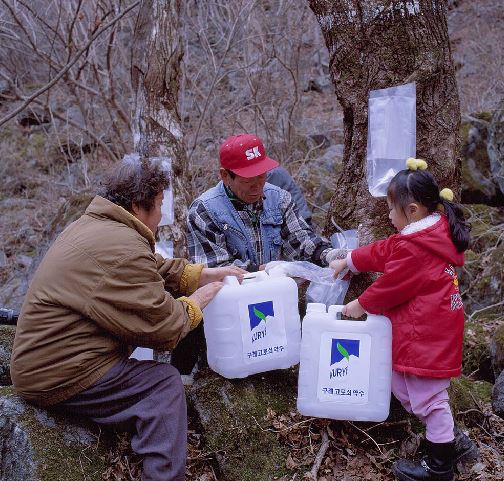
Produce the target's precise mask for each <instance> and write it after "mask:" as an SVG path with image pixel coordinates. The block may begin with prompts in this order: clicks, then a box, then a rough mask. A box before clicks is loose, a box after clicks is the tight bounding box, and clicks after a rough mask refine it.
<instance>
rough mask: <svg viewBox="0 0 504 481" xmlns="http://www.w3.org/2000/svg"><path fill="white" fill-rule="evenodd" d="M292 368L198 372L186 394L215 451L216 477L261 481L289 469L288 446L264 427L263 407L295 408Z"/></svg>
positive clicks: (209, 447) (208, 444)
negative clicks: (238, 373) (239, 375)
mask: <svg viewBox="0 0 504 481" xmlns="http://www.w3.org/2000/svg"><path fill="white" fill-rule="evenodd" d="M296 396H297V368H292V369H287V370H281V371H271V372H267V373H262V374H258V375H255V376H250V377H249V378H246V379H243V380H231V381H230V380H227V379H224V378H222V377H220V376H218V375H217V374H215V373H213V372H212V371H210V370H204V371H202V372H201V373H200V376H199V379H198V380H197V381H196V383H195V384H194V386H193V387H192V389H191V391H190V393H189V399H190V407H192V408H193V409H194V410H195V411H196V413H197V415H198V417H199V422H200V423H201V429H202V432H203V439H204V442H205V445H206V448H207V450H208V451H210V452H214V453H216V455H215V456H216V463H217V464H218V466H217V470H218V472H219V474H218V479H219V480H220V481H264V480H270V479H276V478H275V476H278V477H281V476H282V475H284V474H286V473H288V472H289V471H288V470H287V468H286V465H285V461H286V459H287V456H288V451H287V448H286V447H285V446H282V445H281V444H280V442H279V440H278V438H277V435H276V434H275V433H274V432H271V430H270V429H268V423H267V422H265V416H266V415H267V413H268V408H269V409H272V410H274V411H275V412H277V413H288V412H289V411H291V410H294V409H295V404H296Z"/></svg>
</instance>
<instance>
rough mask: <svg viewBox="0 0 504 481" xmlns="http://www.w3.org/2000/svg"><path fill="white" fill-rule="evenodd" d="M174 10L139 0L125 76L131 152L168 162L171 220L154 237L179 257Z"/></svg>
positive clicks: (178, 56)
mask: <svg viewBox="0 0 504 481" xmlns="http://www.w3.org/2000/svg"><path fill="white" fill-rule="evenodd" d="M179 13H180V1H179V0H144V1H142V4H141V6H140V12H139V14H138V18H137V22H136V25H135V32H134V38H133V47H132V50H133V52H132V63H131V78H132V83H133V89H134V92H135V110H134V119H133V138H134V145H135V151H136V152H138V153H140V155H141V156H144V157H145V156H146V157H160V158H163V159H167V160H169V161H170V162H171V168H172V175H171V184H172V188H173V204H174V207H173V208H174V214H175V216H174V219H175V222H174V223H173V224H172V225H169V226H162V227H160V229H159V236H160V239H161V240H169V241H172V242H173V247H174V256H175V257H185V256H186V254H187V249H186V236H185V232H186V217H187V202H188V194H187V190H186V188H185V185H186V169H187V157H186V152H185V149H184V145H183V142H182V138H183V136H182V129H181V122H180V115H179V113H178V105H177V103H178V93H179V84H180V80H179V79H180V62H181V60H182V56H183V50H182V43H181V38H180V30H179Z"/></svg>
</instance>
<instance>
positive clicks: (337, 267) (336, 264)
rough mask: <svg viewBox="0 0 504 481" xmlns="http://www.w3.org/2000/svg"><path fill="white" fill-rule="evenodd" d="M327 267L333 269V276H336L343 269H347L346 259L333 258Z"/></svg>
mask: <svg viewBox="0 0 504 481" xmlns="http://www.w3.org/2000/svg"><path fill="white" fill-rule="evenodd" d="M329 267H330V268H331V269H332V270H333V271H334V274H333V277H334V278H336V277H338V274H339V273H340V272H343V271H344V270H345V269H348V265H347V261H346V259H335V260H334V261H331V262H330V263H329Z"/></svg>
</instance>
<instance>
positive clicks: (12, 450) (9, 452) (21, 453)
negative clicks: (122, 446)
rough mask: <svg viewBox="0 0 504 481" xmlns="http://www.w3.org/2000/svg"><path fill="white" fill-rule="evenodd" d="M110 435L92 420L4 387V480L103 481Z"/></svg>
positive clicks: (0, 405)
mask: <svg viewBox="0 0 504 481" xmlns="http://www.w3.org/2000/svg"><path fill="white" fill-rule="evenodd" d="M107 440H108V436H106V435H104V434H103V433H101V432H100V430H99V428H98V427H97V426H96V425H94V424H92V423H89V424H86V423H83V422H82V421H81V420H77V419H76V418H73V417H72V418H69V417H66V416H62V415H59V414H56V413H53V412H51V411H47V410H44V409H39V408H36V407H33V406H31V405H29V404H27V403H26V402H24V401H23V400H22V399H20V398H19V397H18V396H16V395H15V393H14V391H13V389H12V388H11V387H3V388H0V452H2V453H3V454H5V455H3V456H2V458H1V459H0V479H5V480H7V479H8V480H9V481H73V480H84V479H85V480H87V481H101V480H102V473H103V472H104V471H105V468H106V450H107V448H108V447H109V444H108V441H107Z"/></svg>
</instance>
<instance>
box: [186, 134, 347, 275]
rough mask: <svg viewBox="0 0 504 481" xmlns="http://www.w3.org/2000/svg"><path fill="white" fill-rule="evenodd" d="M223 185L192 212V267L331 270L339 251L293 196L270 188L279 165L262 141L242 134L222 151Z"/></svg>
mask: <svg viewBox="0 0 504 481" xmlns="http://www.w3.org/2000/svg"><path fill="white" fill-rule="evenodd" d="M220 165H221V168H220V171H219V173H220V177H221V181H220V182H219V183H218V184H217V185H216V186H215V187H212V188H211V189H209V190H207V191H206V192H205V193H203V194H202V195H201V196H199V197H198V198H197V199H196V200H195V201H194V202H193V203H192V205H191V207H190V208H189V214H188V221H187V225H188V246H189V255H190V256H191V259H192V260H193V262H199V263H202V264H205V265H207V266H209V267H215V266H224V265H230V264H233V265H236V266H239V267H241V268H243V269H246V270H248V271H249V272H254V271H257V270H259V269H260V268H261V267H262V266H264V264H267V263H268V262H270V261H277V260H287V261H301V260H303V261H310V262H313V263H314V264H317V265H321V266H326V265H328V263H329V262H330V261H331V260H333V259H334V258H336V256H337V251H335V250H334V249H332V248H331V244H330V242H329V241H328V240H327V239H324V238H322V237H320V236H318V235H317V234H315V232H314V231H313V229H312V228H311V227H310V225H308V224H307V222H306V221H305V219H304V218H303V217H302V216H301V215H300V214H299V212H298V210H297V208H296V205H295V203H294V201H293V200H292V197H291V194H290V193H289V192H287V191H286V190H283V189H281V188H280V187H277V186H275V185H273V184H270V183H267V182H266V177H267V172H269V171H270V170H272V169H274V168H275V167H277V166H278V162H276V161H275V160H273V159H271V158H269V157H268V156H267V155H266V152H265V149H264V145H263V143H262V142H261V139H260V138H259V137H257V136H256V135H250V134H241V135H235V136H233V137H229V138H228V139H226V140H225V141H224V142H223V143H222V144H221V146H220Z"/></svg>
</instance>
